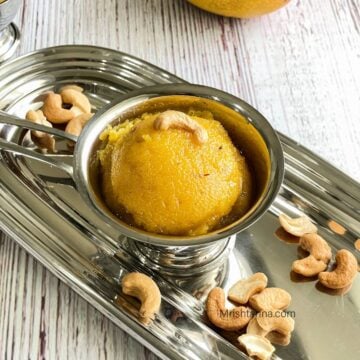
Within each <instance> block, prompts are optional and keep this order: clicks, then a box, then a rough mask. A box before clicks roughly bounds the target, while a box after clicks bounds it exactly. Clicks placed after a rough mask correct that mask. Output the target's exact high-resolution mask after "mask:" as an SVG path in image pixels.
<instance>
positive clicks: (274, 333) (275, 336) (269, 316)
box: [246, 310, 295, 346]
mask: <svg viewBox="0 0 360 360" xmlns="http://www.w3.org/2000/svg"><path fill="white" fill-rule="evenodd" d="M275 311H276V310H275ZM280 314H283V313H281V312H280ZM259 320H260V323H261V325H260V324H259ZM294 324H295V322H294V320H293V319H292V318H290V317H287V316H280V315H279V314H278V316H276V314H275V313H274V310H273V311H269V310H268V311H264V312H260V313H259V314H258V315H257V316H255V317H254V318H253V319H251V321H250V322H249V324H248V326H247V328H246V333H247V334H252V335H258V336H262V337H265V338H267V339H268V340H269V341H270V342H271V343H273V344H278V345H282V346H286V345H289V343H290V340H291V333H292V331H293V330H294Z"/></svg>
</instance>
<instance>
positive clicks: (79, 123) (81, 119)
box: [65, 113, 93, 136]
mask: <svg viewBox="0 0 360 360" xmlns="http://www.w3.org/2000/svg"><path fill="white" fill-rule="evenodd" d="M92 116H93V114H90V113H85V114H81V115H78V116H76V117H74V118H73V119H72V120H70V121H69V122H68V123H67V124H66V128H65V132H67V133H69V134H72V135H75V136H79V135H80V134H81V131H82V129H83V127H84V126H85V124H86V123H87V122H88V121H89V120H90V119H91V117H92Z"/></svg>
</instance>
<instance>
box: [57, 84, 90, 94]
mask: <svg viewBox="0 0 360 360" xmlns="http://www.w3.org/2000/svg"><path fill="white" fill-rule="evenodd" d="M68 89H72V90H75V91H78V92H81V93H82V92H83V91H84V89H83V88H82V87H81V86H78V85H75V84H69V85H65V86H63V87H62V88H61V89H60V93H61V92H62V91H63V90H68Z"/></svg>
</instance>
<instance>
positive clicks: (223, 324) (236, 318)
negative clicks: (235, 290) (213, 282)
mask: <svg viewBox="0 0 360 360" xmlns="http://www.w3.org/2000/svg"><path fill="white" fill-rule="evenodd" d="M206 313H207V316H208V318H209V320H210V321H211V322H212V323H213V324H214V325H215V326H217V327H219V328H220V329H224V330H229V331H236V330H240V329H242V328H244V327H245V326H246V325H247V324H248V323H249V321H250V319H251V317H252V309H250V308H248V307H246V306H238V307H235V308H233V309H231V310H227V309H226V308H225V294H224V290H223V289H221V288H219V287H216V288H214V289H212V290H211V291H210V293H209V295H208V298H207V300H206Z"/></svg>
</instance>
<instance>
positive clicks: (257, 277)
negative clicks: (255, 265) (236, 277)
mask: <svg viewBox="0 0 360 360" xmlns="http://www.w3.org/2000/svg"><path fill="white" fill-rule="evenodd" d="M267 281H268V280H267V277H266V275H265V274H263V273H255V274H253V275H251V276H250V277H249V278H247V279H245V280H240V281H238V282H237V283H235V284H234V285H233V286H232V287H231V288H230V290H229V294H228V298H229V299H230V300H232V301H234V302H236V303H238V304H246V303H247V302H248V301H249V298H250V297H251V296H252V295H254V294H256V293H258V292H260V291H262V290H264V289H265V288H266V285H267Z"/></svg>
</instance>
